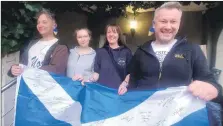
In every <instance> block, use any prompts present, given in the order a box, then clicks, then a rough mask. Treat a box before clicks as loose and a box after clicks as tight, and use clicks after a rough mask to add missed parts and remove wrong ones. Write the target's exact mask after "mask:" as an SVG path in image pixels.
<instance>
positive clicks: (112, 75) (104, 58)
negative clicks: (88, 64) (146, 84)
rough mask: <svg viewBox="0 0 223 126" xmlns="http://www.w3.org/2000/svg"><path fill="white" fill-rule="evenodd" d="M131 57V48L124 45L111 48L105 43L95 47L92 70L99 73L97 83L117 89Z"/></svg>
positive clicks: (123, 77)
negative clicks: (101, 46)
mask: <svg viewBox="0 0 223 126" xmlns="http://www.w3.org/2000/svg"><path fill="white" fill-rule="evenodd" d="M112 57H113V59H112ZM131 58H132V53H131V50H130V49H129V48H127V47H125V46H120V47H118V48H116V49H112V48H110V47H109V46H108V45H107V46H105V47H103V48H99V49H97V50H96V57H95V65H94V71H95V72H96V73H98V74H99V79H98V83H100V84H102V85H104V86H107V87H110V88H115V89H117V88H118V87H119V85H120V84H121V83H122V82H123V81H124V79H125V77H126V75H127V74H128V72H127V66H128V64H129V62H130V60H131Z"/></svg>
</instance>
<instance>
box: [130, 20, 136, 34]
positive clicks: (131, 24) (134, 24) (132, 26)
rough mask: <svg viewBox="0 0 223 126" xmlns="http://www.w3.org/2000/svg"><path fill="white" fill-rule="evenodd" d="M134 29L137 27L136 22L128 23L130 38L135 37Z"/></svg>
mask: <svg viewBox="0 0 223 126" xmlns="http://www.w3.org/2000/svg"><path fill="white" fill-rule="evenodd" d="M136 27H137V21H136V20H132V21H130V31H131V35H132V36H134V35H135V30H136Z"/></svg>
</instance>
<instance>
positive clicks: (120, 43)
mask: <svg viewBox="0 0 223 126" xmlns="http://www.w3.org/2000/svg"><path fill="white" fill-rule="evenodd" d="M109 27H112V31H116V32H117V33H118V45H119V46H126V45H125V43H124V41H123V40H122V31H121V28H120V26H119V25H117V24H108V25H107V26H106V28H105V34H107V31H108V28H109ZM107 45H109V43H108V39H107V37H105V44H104V46H103V47H105V46H107Z"/></svg>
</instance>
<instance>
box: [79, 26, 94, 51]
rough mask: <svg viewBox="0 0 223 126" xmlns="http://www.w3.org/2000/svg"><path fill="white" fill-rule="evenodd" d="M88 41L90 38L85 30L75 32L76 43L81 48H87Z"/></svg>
mask: <svg viewBox="0 0 223 126" xmlns="http://www.w3.org/2000/svg"><path fill="white" fill-rule="evenodd" d="M90 39H91V38H90V36H89V33H88V31H87V30H85V29H81V30H78V31H77V42H78V44H79V45H80V46H81V47H88V46H89V43H90Z"/></svg>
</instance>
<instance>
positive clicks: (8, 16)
mask: <svg viewBox="0 0 223 126" xmlns="http://www.w3.org/2000/svg"><path fill="white" fill-rule="evenodd" d="M1 3H2V9H1V10H2V25H1V33H2V34H1V54H2V56H1V57H4V56H5V55H7V54H10V53H13V52H16V51H18V50H20V48H21V47H22V46H23V45H24V44H25V43H26V42H25V41H27V40H29V39H30V38H32V37H33V36H34V34H35V31H36V20H35V14H36V13H37V12H38V11H39V10H40V9H41V8H43V7H44V8H47V9H50V10H52V11H53V12H55V13H63V12H66V11H75V12H78V13H84V14H86V15H87V16H88V17H90V18H92V19H94V20H96V19H98V20H97V21H96V22H98V23H99V21H103V20H101V18H108V17H118V16H127V15H126V12H125V8H126V7H127V6H129V5H131V6H133V11H134V12H135V11H137V9H138V8H143V9H148V8H151V7H155V8H156V7H158V6H160V5H161V4H163V3H164V2H163V1H160V2H154V1H116V2H114V1H108V2H105V1H97V2H95V1H94V2H92V1H88V2H86V1H82V2H75V1H63V2H62V1H60V2H59V1H56V2H30V1H29V2H24V1H20V2H8V1H3V2H1ZM180 3H181V4H182V5H189V4H190V1H189V2H188V1H185V2H180ZM194 3H196V4H198V5H199V4H201V3H202V2H194ZM203 3H207V2H203ZM214 3H215V2H210V1H209V2H208V5H207V6H208V7H211V6H213V5H214ZM95 8H96V9H95ZM86 10H87V11H86Z"/></svg>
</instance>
